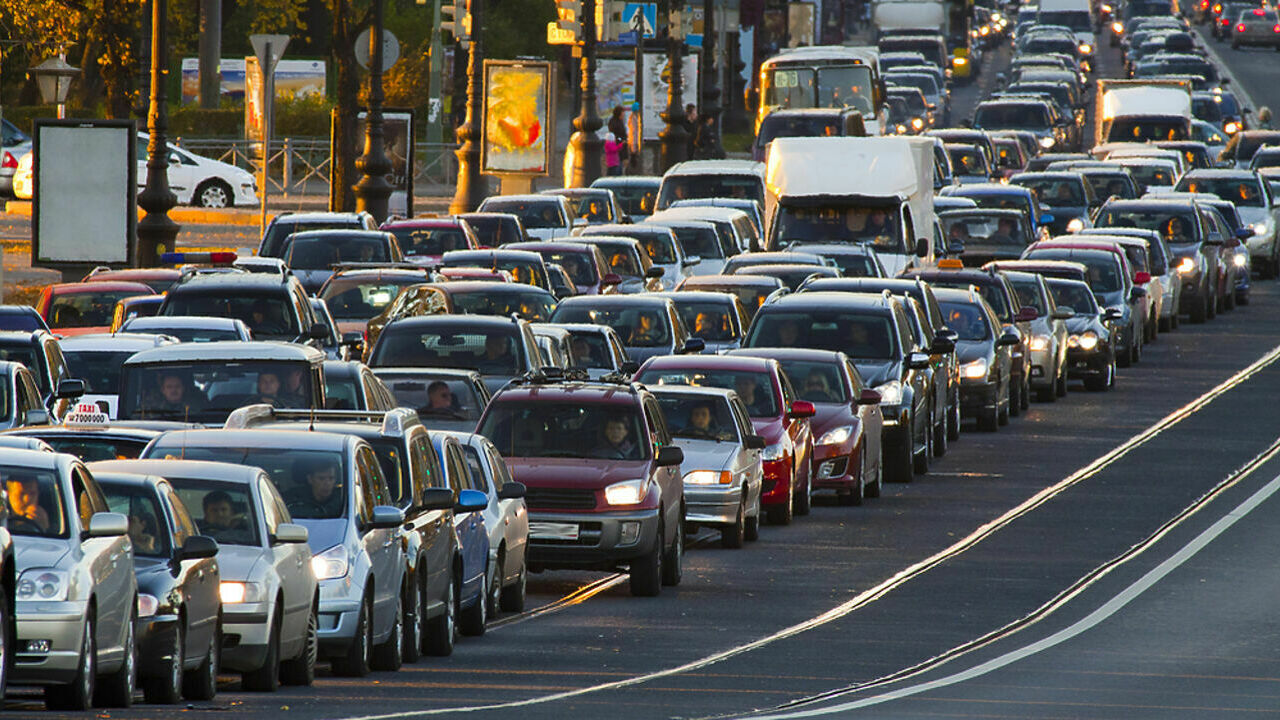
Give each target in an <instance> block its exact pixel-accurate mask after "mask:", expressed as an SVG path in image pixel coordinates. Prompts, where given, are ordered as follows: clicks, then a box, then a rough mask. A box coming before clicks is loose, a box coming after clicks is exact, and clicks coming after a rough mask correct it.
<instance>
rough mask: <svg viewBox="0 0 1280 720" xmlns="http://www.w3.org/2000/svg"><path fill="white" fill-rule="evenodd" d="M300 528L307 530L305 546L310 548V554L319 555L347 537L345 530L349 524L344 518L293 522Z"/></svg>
mask: <svg viewBox="0 0 1280 720" xmlns="http://www.w3.org/2000/svg"><path fill="white" fill-rule="evenodd" d="M294 522H296V523H298V524H299V525H301V526H302V527H304V528H306V529H307V533H308V537H307V544H308V545H310V546H311V553H312V554H313V555H314V554H319V553H321V552H324V551H325V550H328V549H329V548H331V547H333V546H334V545H338V544H341V543H342V541H343V539H344V538H345V537H346V535H347V528H348V527H350V525H351V523H350V522H348V521H347V519H346V518H336V519H333V520H294Z"/></svg>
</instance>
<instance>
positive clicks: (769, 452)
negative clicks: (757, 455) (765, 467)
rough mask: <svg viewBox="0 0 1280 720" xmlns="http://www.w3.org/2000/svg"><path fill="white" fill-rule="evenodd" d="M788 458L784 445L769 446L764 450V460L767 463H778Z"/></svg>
mask: <svg viewBox="0 0 1280 720" xmlns="http://www.w3.org/2000/svg"><path fill="white" fill-rule="evenodd" d="M786 456H787V451H786V450H785V449H783V447H782V443H777V444H774V445H768V446H766V447H765V449H764V455H763V456H762V459H763V460H764V461H765V462H777V461H778V460H781V459H783V458H785V457H786Z"/></svg>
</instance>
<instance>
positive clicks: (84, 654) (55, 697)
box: [44, 614, 98, 710]
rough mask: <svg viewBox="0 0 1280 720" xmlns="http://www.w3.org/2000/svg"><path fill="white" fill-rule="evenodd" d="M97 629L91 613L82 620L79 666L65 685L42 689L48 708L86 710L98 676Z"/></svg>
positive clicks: (91, 698)
mask: <svg viewBox="0 0 1280 720" xmlns="http://www.w3.org/2000/svg"><path fill="white" fill-rule="evenodd" d="M97 637H98V630H97V623H96V622H94V618H93V615H92V614H90V615H89V617H88V618H86V619H85V621H84V637H82V638H80V666H79V667H78V668H76V676H75V678H74V679H72V681H71V682H69V683H67V684H66V685H49V686H47V687H45V689H44V704H45V707H47V708H48V709H50V710H88V709H89V708H90V707H92V705H93V693H94V690H95V687H94V685H95V683H96V682H97V676H98V641H97Z"/></svg>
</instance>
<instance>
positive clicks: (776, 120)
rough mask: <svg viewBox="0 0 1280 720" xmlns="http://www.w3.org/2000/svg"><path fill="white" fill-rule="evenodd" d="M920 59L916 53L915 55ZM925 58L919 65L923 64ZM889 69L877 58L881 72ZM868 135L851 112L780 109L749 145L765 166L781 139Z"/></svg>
mask: <svg viewBox="0 0 1280 720" xmlns="http://www.w3.org/2000/svg"><path fill="white" fill-rule="evenodd" d="M916 54H917V55H919V54H918V53H916ZM924 62H925V60H924V56H920V61H919V63H898V65H903V64H924ZM888 68H889V65H887V64H886V63H885V62H884V56H883V55H881V57H880V71H881V72H884V71H886V70H887V69H888ZM866 134H867V131H866V127H865V124H864V123H863V120H862V115H861V114H860V113H859V112H858V111H857V110H854V109H853V108H782V109H778V110H774V111H773V112H771V113H769V114H768V115H766V116H765V117H764V119H762V120H761V121H760V126H759V127H758V128H756V137H755V140H754V141H753V142H752V143H751V159H752V160H755V161H756V162H764V161H765V159H766V155H767V153H768V150H769V143H771V142H773V140H774V138H780V137H818V136H824V135H825V136H831V135H837V136H865V135H866Z"/></svg>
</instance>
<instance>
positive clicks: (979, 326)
mask: <svg viewBox="0 0 1280 720" xmlns="http://www.w3.org/2000/svg"><path fill="white" fill-rule="evenodd" d="M938 305H939V306H940V307H941V308H942V321H943V323H945V324H946V326H947V327H949V328H951V329H952V330H954V331H955V332H956V335H958V336H959V337H960V339H961V340H969V341H978V340H990V339H991V328H990V327H989V326H988V325H987V319H986V318H985V317H984V314H983V312H982V307H981V306H979V305H975V304H973V303H967V302H948V301H946V300H939V301H938Z"/></svg>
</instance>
